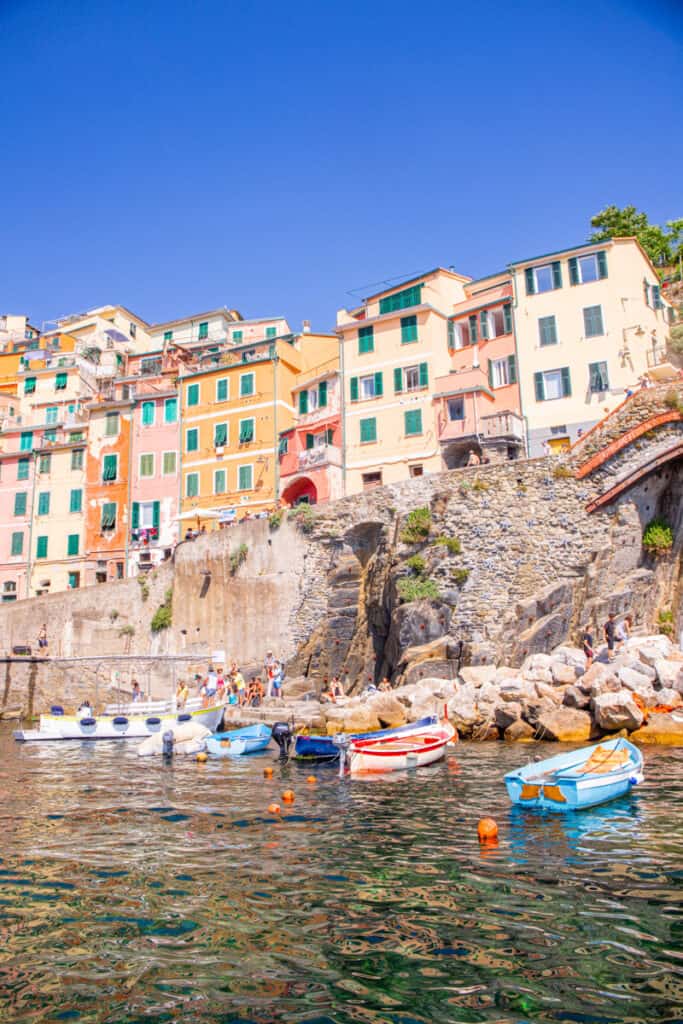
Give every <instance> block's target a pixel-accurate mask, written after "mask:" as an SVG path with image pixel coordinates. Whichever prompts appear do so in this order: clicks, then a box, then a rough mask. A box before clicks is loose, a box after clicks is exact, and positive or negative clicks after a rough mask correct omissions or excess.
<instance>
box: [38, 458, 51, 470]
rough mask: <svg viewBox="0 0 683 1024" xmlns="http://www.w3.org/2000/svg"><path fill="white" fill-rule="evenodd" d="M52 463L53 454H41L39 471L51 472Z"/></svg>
mask: <svg viewBox="0 0 683 1024" xmlns="http://www.w3.org/2000/svg"><path fill="white" fill-rule="evenodd" d="M51 464H52V456H51V455H41V456H40V458H39V459H38V472H39V473H49V472H50V466H51Z"/></svg>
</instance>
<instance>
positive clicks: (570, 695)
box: [562, 686, 591, 711]
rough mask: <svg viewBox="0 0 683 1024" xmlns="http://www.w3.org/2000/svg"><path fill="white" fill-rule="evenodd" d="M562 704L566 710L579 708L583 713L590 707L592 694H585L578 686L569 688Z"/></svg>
mask: <svg viewBox="0 0 683 1024" xmlns="http://www.w3.org/2000/svg"><path fill="white" fill-rule="evenodd" d="M562 703H563V704H564V706H565V707H566V708H579V710H581V711H583V710H584V709H585V708H589V707H590V703H591V698H590V694H588V693H584V692H583V690H581V689H579V687H578V686H568V687H567V689H566V690H565V691H564V696H563V698H562Z"/></svg>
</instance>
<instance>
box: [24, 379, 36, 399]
mask: <svg viewBox="0 0 683 1024" xmlns="http://www.w3.org/2000/svg"><path fill="white" fill-rule="evenodd" d="M35 390H36V378H35V377H26V378H25V379H24V394H25V395H33V394H35Z"/></svg>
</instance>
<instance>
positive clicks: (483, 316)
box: [479, 309, 489, 341]
mask: <svg viewBox="0 0 683 1024" xmlns="http://www.w3.org/2000/svg"><path fill="white" fill-rule="evenodd" d="M479 332H480V334H481V338H482V341H486V340H487V339H488V336H489V314H488V310H486V309H482V310H481V312H480V313H479Z"/></svg>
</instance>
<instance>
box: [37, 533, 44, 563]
mask: <svg viewBox="0 0 683 1024" xmlns="http://www.w3.org/2000/svg"><path fill="white" fill-rule="evenodd" d="M36 558H47V537H39V538H38V545H37V547H36Z"/></svg>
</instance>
